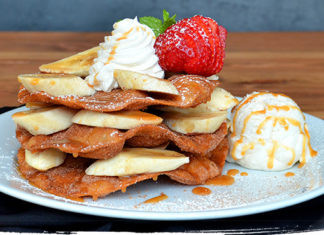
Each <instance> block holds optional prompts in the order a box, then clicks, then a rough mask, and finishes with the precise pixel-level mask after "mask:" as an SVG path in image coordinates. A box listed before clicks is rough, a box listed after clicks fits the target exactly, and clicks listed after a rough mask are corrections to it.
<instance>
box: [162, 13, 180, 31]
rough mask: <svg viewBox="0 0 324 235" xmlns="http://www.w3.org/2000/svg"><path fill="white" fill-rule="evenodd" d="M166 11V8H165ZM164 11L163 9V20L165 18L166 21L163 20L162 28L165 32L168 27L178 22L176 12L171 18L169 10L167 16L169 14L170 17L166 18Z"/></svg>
mask: <svg viewBox="0 0 324 235" xmlns="http://www.w3.org/2000/svg"><path fill="white" fill-rule="evenodd" d="M164 11H165V10H164ZM164 11H163V20H164V22H163V25H162V30H163V32H164V31H165V30H166V29H167V28H169V27H170V26H171V25H173V24H175V23H176V20H175V18H176V16H177V15H176V14H174V15H173V16H172V17H171V18H169V13H168V12H167V11H166V12H167V16H168V18H167V19H164Z"/></svg>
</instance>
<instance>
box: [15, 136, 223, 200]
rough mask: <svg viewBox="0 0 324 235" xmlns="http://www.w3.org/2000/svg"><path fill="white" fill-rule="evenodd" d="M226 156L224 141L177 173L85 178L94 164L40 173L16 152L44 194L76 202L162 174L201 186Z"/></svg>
mask: <svg viewBox="0 0 324 235" xmlns="http://www.w3.org/2000/svg"><path fill="white" fill-rule="evenodd" d="M227 152H228V141H227V138H224V139H223V140H222V141H221V143H220V144H219V146H218V147H217V148H216V149H215V150H213V151H212V152H210V153H209V155H208V156H197V155H189V156H190V162H189V163H188V164H185V165H183V166H181V167H180V168H178V169H176V170H173V171H170V172H161V173H152V174H141V175H134V176H130V177H116V176H89V175H86V174H85V169H86V168H87V167H88V166H89V165H90V164H91V163H92V162H93V160H92V159H86V158H73V157H71V156H68V157H67V158H66V160H65V162H64V164H63V165H60V166H58V167H55V168H52V169H50V170H48V171H45V172H41V171H38V170H36V169H34V168H32V167H31V166H29V165H28V164H27V163H26V162H25V151H24V149H22V148H21V149H20V150H19V152H18V165H19V170H20V172H21V174H22V176H23V177H24V178H26V179H27V180H28V181H29V182H30V183H31V184H32V185H34V186H36V187H38V188H40V189H42V190H44V191H46V192H49V193H52V194H55V195H58V196H62V197H66V198H70V199H75V200H77V199H81V198H82V197H86V196H91V197H92V198H93V199H97V198H98V197H104V196H106V195H108V194H110V193H112V192H115V191H118V190H123V191H124V190H126V188H127V187H128V186H130V185H132V184H136V183H137V182H140V181H144V180H147V179H151V178H156V177H157V176H158V175H161V174H165V175H167V176H169V177H170V178H171V179H173V180H175V181H178V182H180V183H183V184H189V185H196V184H203V183H205V182H206V181H207V180H208V179H211V178H214V177H216V176H218V175H220V174H221V171H222V168H223V165H224V162H225V158H226V155H227Z"/></svg>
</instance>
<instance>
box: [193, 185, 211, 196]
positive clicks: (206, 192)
mask: <svg viewBox="0 0 324 235" xmlns="http://www.w3.org/2000/svg"><path fill="white" fill-rule="evenodd" d="M211 192H212V191H211V190H210V189H209V188H206V187H196V188H194V189H193V190H192V193H193V194H196V195H199V196H207V195H209V194H211Z"/></svg>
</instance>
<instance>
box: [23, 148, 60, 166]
mask: <svg viewBox="0 0 324 235" xmlns="http://www.w3.org/2000/svg"><path fill="white" fill-rule="evenodd" d="M65 157H66V154H65V153H63V152H61V151H59V150H57V149H47V150H45V151H43V152H38V153H31V152H30V151H28V150H27V149H26V150H25V161H26V162H27V164H28V165H30V166H31V167H33V168H35V169H37V170H39V171H47V170H49V169H51V168H53V167H57V166H59V165H61V164H62V163H63V162H64V160H65Z"/></svg>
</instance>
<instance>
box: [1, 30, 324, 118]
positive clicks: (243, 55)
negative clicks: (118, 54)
mask: <svg viewBox="0 0 324 235" xmlns="http://www.w3.org/2000/svg"><path fill="white" fill-rule="evenodd" d="M105 35H106V34H105V33H101V32H100V33H70V32H1V33H0V97H1V99H0V107H2V106H17V105H19V103H18V102H17V101H16V94H17V90H18V87H19V84H18V82H17V75H18V74H22V73H33V72H37V71H38V67H39V66H40V65H41V64H44V63H48V62H51V61H55V60H58V59H61V58H64V57H66V56H69V55H72V54H74V53H76V52H79V51H82V50H85V49H88V48H90V47H93V46H95V45H97V44H98V43H99V42H101V41H103V37H104V36H105ZM219 75H220V77H221V81H222V87H224V88H225V89H227V90H229V91H230V92H231V93H232V94H234V95H236V96H244V95H245V94H247V93H250V92H252V91H259V90H268V91H271V92H279V93H284V94H286V95H288V96H290V97H292V98H293V99H294V100H295V101H296V102H297V103H298V104H299V105H300V107H301V108H302V110H303V111H304V112H307V113H310V114H312V115H315V116H317V117H320V118H322V119H323V118H324V32H304V33H297V32H296V33H229V35H228V40H227V48H226V59H225V65H224V68H223V70H222V72H221V73H220V74H219Z"/></svg>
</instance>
